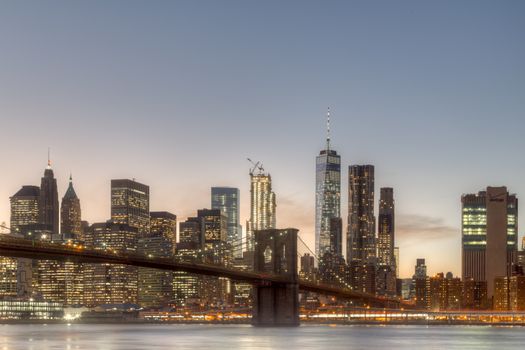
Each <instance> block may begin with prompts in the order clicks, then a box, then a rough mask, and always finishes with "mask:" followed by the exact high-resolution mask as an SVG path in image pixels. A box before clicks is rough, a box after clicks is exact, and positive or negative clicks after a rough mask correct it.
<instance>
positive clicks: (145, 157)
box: [0, 1, 525, 277]
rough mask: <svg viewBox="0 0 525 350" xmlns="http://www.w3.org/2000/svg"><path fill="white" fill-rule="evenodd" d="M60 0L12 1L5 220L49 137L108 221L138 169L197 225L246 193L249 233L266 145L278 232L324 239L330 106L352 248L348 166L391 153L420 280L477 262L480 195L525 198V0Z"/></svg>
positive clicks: (59, 170) (160, 197)
mask: <svg viewBox="0 0 525 350" xmlns="http://www.w3.org/2000/svg"><path fill="white" fill-rule="evenodd" d="M58 3H60V4H61V6H48V5H44V4H39V3H33V4H31V6H29V5H28V4H25V3H11V4H9V5H8V4H3V5H1V7H2V11H0V33H2V34H0V43H1V44H2V47H3V49H2V55H0V77H1V81H2V83H1V84H0V121H1V122H2V126H3V128H2V130H3V135H2V137H1V138H0V148H1V149H2V150H3V151H2V162H3V164H4V168H5V171H4V174H3V177H2V180H3V181H2V186H1V187H0V199H1V200H0V222H6V223H9V197H10V196H12V195H14V194H15V193H16V192H17V191H18V190H19V189H20V188H21V186H22V185H35V186H38V185H39V184H40V178H41V177H42V175H43V170H44V168H45V166H46V157H47V149H48V147H50V148H51V160H52V166H53V170H54V174H55V178H57V181H58V197H59V198H62V197H63V195H64V193H65V191H66V189H67V186H68V183H69V175H70V173H72V175H73V179H74V183H75V192H76V194H77V195H78V197H79V198H80V201H81V206H82V219H83V220H87V221H89V222H90V223H95V222H102V221H105V220H107V219H108V218H109V217H110V200H109V198H110V180H111V179H121V178H129V179H132V178H136V179H137V181H139V182H141V183H144V184H147V185H148V186H150V189H151V192H150V193H151V194H150V195H151V211H164V210H165V211H169V212H171V213H174V214H176V215H177V217H178V218H179V221H180V222H182V221H183V220H185V218H187V217H190V216H194V215H195V211H196V210H197V209H198V208H210V188H211V187H214V186H229V187H236V188H239V189H240V223H241V225H242V226H243V230H246V220H247V219H249V205H250V204H249V203H250V201H249V200H250V196H249V190H250V182H249V174H248V171H249V168H250V167H251V165H250V163H248V162H247V161H246V158H247V157H249V158H251V159H254V160H260V161H261V162H262V163H263V164H264V167H265V169H266V170H267V171H268V172H269V173H271V175H272V186H273V191H274V192H275V193H276V198H277V227H281V228H283V227H295V228H297V229H299V235H300V236H301V237H302V238H303V239H304V240H305V242H306V243H307V244H308V245H309V246H310V247H311V248H312V249H313V248H314V246H315V245H314V232H315V157H316V156H317V155H318V154H319V151H321V150H322V149H323V148H324V147H325V142H326V141H325V114H326V108H327V107H330V108H331V130H330V132H331V146H332V147H333V149H335V150H337V152H338V154H339V155H341V216H342V218H343V237H345V238H344V240H346V216H347V196H348V187H347V186H348V166H349V165H354V164H371V165H374V167H375V192H376V198H375V215H376V216H377V215H378V209H379V207H378V200H379V189H380V188H381V187H392V188H394V191H395V192H394V193H395V205H396V230H395V232H396V246H398V247H399V248H400V261H401V262H400V276H401V277H409V276H412V274H413V270H414V265H415V261H416V258H425V259H426V264H427V266H428V270H429V274H434V273H437V272H442V271H443V272H447V271H451V272H453V273H454V275H460V274H461V195H462V194H465V193H477V192H478V191H480V190H481V189H484V188H486V187H487V186H506V187H507V189H508V190H509V192H510V193H515V194H516V195H517V197H518V199H519V198H520V197H521V196H524V195H525V180H524V176H523V174H525V164H524V163H523V161H522V160H521V158H520V154H521V152H520V151H521V150H522V149H524V148H525V139H524V138H523V136H522V134H523V131H524V130H525V118H524V117H523V111H524V110H525V108H524V107H525V102H524V101H525V63H524V62H525V44H524V43H523V40H522V38H523V33H524V31H525V21H524V20H523V13H524V10H525V8H524V7H525V6H524V4H523V3H521V2H517V1H507V2H504V3H503V4H502V5H498V4H496V3H494V2H486V1H480V2H475V1H465V2H461V3H454V2H446V6H445V3H429V4H420V3H418V2H412V1H408V2H403V3H402V4H399V5H398V4H391V3H385V2H383V3H381V6H379V7H377V6H374V5H373V4H367V3H360V2H359V3H357V4H354V3H352V4H349V3H345V2H332V3H331V4H330V5H328V6H322V5H321V3H318V2H305V3H304V7H302V10H301V11H295V8H294V6H293V5H292V4H291V3H290V4H281V3H280V2H269V3H266V4H250V5H248V4H243V3H241V2H226V3H225V4H224V5H218V4H214V3H211V2H210V3H208V6H207V7H202V6H198V5H195V4H191V3H189V2H177V3H169V2H159V3H154V4H149V5H148V6H146V4H145V3H141V2H130V3H129V4H128V6H125V7H121V6H118V5H117V3H113V4H109V5H107V6H108V7H109V8H108V7H106V6H103V4H102V2H96V1H95V2H90V3H76V4H70V3H66V2H57V4H58ZM66 13H67V16H64V14H66ZM117 13H118V15H117ZM168 13H169V15H168ZM410 14H412V15H410ZM413 14H416V15H415V16H414V15H413ZM290 18H293V21H292V23H291V22H290V21H289V19H290ZM269 23H271V25H269ZM93 24H96V25H93ZM519 212H520V213H519V214H521V215H518V217H519V216H521V217H524V214H525V213H524V212H523V210H521V209H520V210H519ZM518 234H519V240H518V242H519V243H520V245H521V238H522V236H523V230H521V229H520V228H519V226H518ZM345 246H346V242H345V241H344V242H343V247H345Z"/></svg>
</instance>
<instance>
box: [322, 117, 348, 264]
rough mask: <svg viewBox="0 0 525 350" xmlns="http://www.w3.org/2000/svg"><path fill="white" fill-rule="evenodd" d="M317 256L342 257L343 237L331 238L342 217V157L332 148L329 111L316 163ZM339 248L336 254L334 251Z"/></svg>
mask: <svg viewBox="0 0 525 350" xmlns="http://www.w3.org/2000/svg"><path fill="white" fill-rule="evenodd" d="M315 163H316V164H315V253H316V255H317V256H319V257H321V256H322V255H323V254H324V253H325V252H327V251H330V252H331V253H332V254H338V255H341V254H342V246H340V245H335V246H334V245H331V244H330V243H331V242H333V241H334V238H335V241H338V242H342V237H331V236H332V234H333V232H334V230H333V229H332V228H331V223H332V221H331V220H332V219H333V218H339V217H340V216H341V209H340V208H341V157H340V156H339V155H338V154H337V152H336V151H335V150H333V149H331V148H330V110H328V114H327V135H326V147H325V149H324V150H322V151H321V152H320V153H319V155H318V156H317V158H316V162H315ZM339 234H342V233H339ZM334 248H335V249H338V250H336V251H334V250H333V249H334Z"/></svg>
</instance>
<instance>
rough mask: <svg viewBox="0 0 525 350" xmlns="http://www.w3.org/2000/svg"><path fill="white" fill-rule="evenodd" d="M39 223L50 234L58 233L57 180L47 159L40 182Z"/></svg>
mask: <svg viewBox="0 0 525 350" xmlns="http://www.w3.org/2000/svg"><path fill="white" fill-rule="evenodd" d="M39 206H40V208H39V215H40V220H39V222H40V223H41V224H42V225H44V226H45V227H46V228H47V229H48V230H49V231H51V233H52V234H58V233H59V229H60V228H59V221H58V217H59V206H58V188H57V180H56V179H55V176H54V174H53V169H52V168H51V160H49V159H48V161H47V167H46V169H45V171H44V176H43V177H42V179H41V182H40V198H39Z"/></svg>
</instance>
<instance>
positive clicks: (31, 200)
mask: <svg viewBox="0 0 525 350" xmlns="http://www.w3.org/2000/svg"><path fill="white" fill-rule="evenodd" d="M39 200H40V188H39V187H38V186H22V188H21V189H20V190H18V192H16V193H15V194H14V195H13V196H12V197H11V198H10V202H11V223H10V228H11V232H13V233H21V228H22V226H26V225H32V224H37V223H38V222H39V220H40V216H39V209H40V208H39Z"/></svg>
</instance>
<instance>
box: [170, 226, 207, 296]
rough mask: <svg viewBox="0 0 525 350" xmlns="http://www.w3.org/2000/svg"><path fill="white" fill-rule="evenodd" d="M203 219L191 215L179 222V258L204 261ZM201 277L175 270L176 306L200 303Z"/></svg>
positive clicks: (177, 255) (189, 260) (174, 293)
mask: <svg viewBox="0 0 525 350" xmlns="http://www.w3.org/2000/svg"><path fill="white" fill-rule="evenodd" d="M202 221H203V220H202V218H199V217H190V218H188V219H186V221H183V222H181V223H180V224H179V243H177V249H176V252H177V254H176V257H177V259H179V260H181V261H185V262H202V260H201V259H202V251H203V250H204V230H203V228H202V227H203V222H202ZM201 277H202V276H198V275H194V274H189V273H187V272H181V271H175V272H173V302H174V304H175V305H176V306H188V305H189V304H195V303H200V300H199V285H200V281H201Z"/></svg>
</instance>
